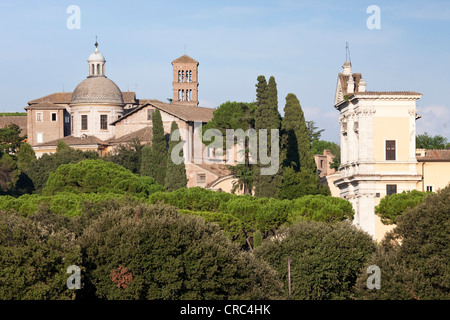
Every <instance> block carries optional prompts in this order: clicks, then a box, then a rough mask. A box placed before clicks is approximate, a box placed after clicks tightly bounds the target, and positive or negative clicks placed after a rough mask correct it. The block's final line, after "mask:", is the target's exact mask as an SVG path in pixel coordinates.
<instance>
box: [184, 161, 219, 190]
mask: <svg viewBox="0 0 450 320" xmlns="http://www.w3.org/2000/svg"><path fill="white" fill-rule="evenodd" d="M199 175H204V180H203V177H200V176H199ZM186 177H187V179H188V183H187V187H188V188H191V187H202V188H205V187H206V186H207V185H208V184H210V183H212V182H213V181H215V180H217V179H218V178H219V176H218V175H216V174H213V173H212V172H210V171H209V170H205V169H204V168H202V167H200V166H197V165H195V164H193V163H191V164H189V163H188V164H186Z"/></svg>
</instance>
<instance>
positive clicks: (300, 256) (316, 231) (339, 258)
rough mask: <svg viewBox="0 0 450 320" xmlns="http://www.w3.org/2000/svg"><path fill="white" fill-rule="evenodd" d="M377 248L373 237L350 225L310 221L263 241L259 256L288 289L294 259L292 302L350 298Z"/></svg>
mask: <svg viewBox="0 0 450 320" xmlns="http://www.w3.org/2000/svg"><path fill="white" fill-rule="evenodd" d="M374 249H375V243H374V242H373V240H372V238H371V237H370V236H369V235H368V234H367V233H365V232H362V231H360V230H358V229H357V228H356V227H354V226H352V225H351V224H350V223H348V222H341V223H337V224H326V223H322V222H312V221H309V222H301V223H298V224H295V225H293V226H291V227H288V228H284V229H282V230H280V233H279V235H278V237H276V238H268V239H266V240H265V241H263V244H262V246H261V247H258V248H256V249H255V255H256V256H257V257H260V258H262V259H263V260H265V261H267V262H269V264H270V265H271V266H272V267H273V268H274V269H275V270H277V271H278V275H279V277H280V281H282V282H283V283H284V287H285V288H287V287H288V277H287V270H288V266H287V263H288V258H290V259H291V286H292V299H299V300H303V299H307V300H323V299H350V298H351V297H352V295H353V291H354V289H353V288H354V285H355V282H356V279H357V276H358V274H359V271H360V269H361V268H362V267H363V266H364V264H365V263H366V260H367V259H368V258H369V256H370V254H371V253H372V252H373V251H374ZM287 295H288V292H287V290H285V297H287Z"/></svg>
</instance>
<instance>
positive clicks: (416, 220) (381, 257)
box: [357, 186, 450, 300]
mask: <svg viewBox="0 0 450 320" xmlns="http://www.w3.org/2000/svg"><path fill="white" fill-rule="evenodd" d="M449 243H450V186H447V187H446V188H445V189H443V190H442V191H440V192H438V193H437V194H430V195H428V196H426V198H425V199H424V201H423V203H422V204H420V205H418V206H417V207H415V208H413V209H409V210H408V211H407V212H405V213H404V214H402V215H401V216H400V217H399V218H398V223H397V227H396V228H395V229H394V230H393V231H392V232H391V233H389V234H388V235H387V236H386V237H385V239H384V240H383V242H382V243H381V245H380V246H379V248H378V249H377V251H376V253H375V254H374V255H373V256H372V257H371V259H370V260H369V262H368V263H367V265H377V266H378V267H379V268H380V272H381V283H380V285H381V289H379V290H376V289H373V290H369V289H368V288H367V286H366V282H367V279H368V277H369V275H368V274H366V273H362V274H361V275H360V277H359V279H358V286H357V288H358V297H360V298H362V299H388V300H392V299H396V300H398V299H401V300H412V299H415V300H430V299H433V300H435V299H444V300H448V299H450V264H449V261H450V249H449V245H448V244H449Z"/></svg>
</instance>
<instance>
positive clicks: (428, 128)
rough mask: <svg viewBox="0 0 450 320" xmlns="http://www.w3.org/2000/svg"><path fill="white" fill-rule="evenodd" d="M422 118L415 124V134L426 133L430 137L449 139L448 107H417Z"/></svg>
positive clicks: (449, 111)
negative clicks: (439, 136) (438, 136)
mask: <svg viewBox="0 0 450 320" xmlns="http://www.w3.org/2000/svg"><path fill="white" fill-rule="evenodd" d="M417 112H418V113H419V115H421V116H422V118H421V119H419V120H418V121H417V123H416V128H417V134H422V133H424V132H428V133H429V134H430V135H437V134H439V135H441V136H444V137H446V138H450V107H448V106H444V105H428V106H424V107H420V106H418V107H417Z"/></svg>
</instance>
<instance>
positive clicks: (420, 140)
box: [416, 132, 450, 150]
mask: <svg viewBox="0 0 450 320" xmlns="http://www.w3.org/2000/svg"><path fill="white" fill-rule="evenodd" d="M416 148H417V149H428V150H433V149H448V148H450V143H449V142H448V140H447V138H445V137H443V136H441V135H435V136H430V135H429V134H428V133H427V132H425V133H424V134H419V135H417V136H416Z"/></svg>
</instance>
